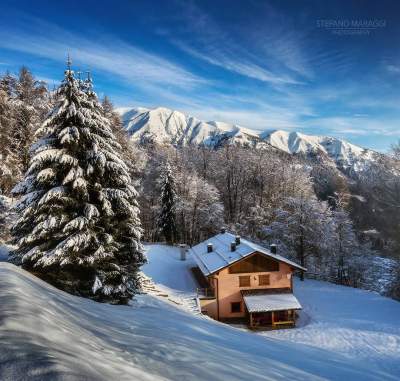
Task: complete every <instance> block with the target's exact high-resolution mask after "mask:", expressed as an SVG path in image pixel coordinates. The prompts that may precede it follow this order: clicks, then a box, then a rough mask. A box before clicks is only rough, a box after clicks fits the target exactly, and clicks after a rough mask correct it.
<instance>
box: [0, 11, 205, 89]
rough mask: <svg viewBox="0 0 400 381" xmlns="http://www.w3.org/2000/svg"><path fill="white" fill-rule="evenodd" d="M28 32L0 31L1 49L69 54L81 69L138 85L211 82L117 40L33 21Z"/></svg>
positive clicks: (61, 56) (58, 57)
mask: <svg viewBox="0 0 400 381" xmlns="http://www.w3.org/2000/svg"><path fill="white" fill-rule="evenodd" d="M24 23H25V25H24V28H18V27H16V28H15V29H14V30H9V29H8V30H4V29H2V28H1V27H0V47H2V48H6V49H10V50H16V51H20V52H24V53H29V54H32V55H34V56H39V57H45V58H48V59H51V60H55V61H65V57H66V54H67V52H68V53H70V54H71V56H72V57H73V60H74V61H75V62H76V63H77V64H78V65H84V67H86V68H92V69H98V70H102V71H105V72H109V73H112V74H113V75H115V76H117V77H120V78H122V79H123V80H125V81H127V82H129V83H134V84H135V85H142V86H146V85H147V84H157V85H167V86H173V87H177V88H179V87H185V88H188V87H195V86H198V85H201V84H204V83H206V82H207V81H206V80H205V79H203V78H201V77H199V76H197V75H195V74H193V73H191V72H190V71H188V70H186V69H185V68H183V67H181V66H179V65H177V64H175V63H173V62H171V61H169V60H167V59H165V58H163V57H160V56H158V55H155V54H152V53H149V52H147V51H144V50H143V49H141V48H138V47H135V46H133V45H131V44H127V43H126V42H124V41H121V40H119V39H118V38H115V37H113V36H104V35H103V36H101V38H99V36H92V38H90V37H86V38H83V37H80V36H78V35H75V34H73V33H71V32H69V31H67V30H65V29H62V28H59V27H58V26H56V25H54V24H51V23H48V22H45V21H43V20H39V19H34V18H31V17H29V18H28V19H27V20H26V18H25V20H24Z"/></svg>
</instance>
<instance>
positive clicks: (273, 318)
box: [271, 311, 275, 325]
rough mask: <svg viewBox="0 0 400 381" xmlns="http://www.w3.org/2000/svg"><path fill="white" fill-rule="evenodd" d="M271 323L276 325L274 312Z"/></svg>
mask: <svg viewBox="0 0 400 381" xmlns="http://www.w3.org/2000/svg"><path fill="white" fill-rule="evenodd" d="M271 322H272V325H275V313H274V311H272V312H271Z"/></svg>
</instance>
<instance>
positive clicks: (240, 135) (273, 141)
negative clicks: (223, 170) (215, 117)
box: [118, 107, 376, 172]
mask: <svg viewBox="0 0 400 381" xmlns="http://www.w3.org/2000/svg"><path fill="white" fill-rule="evenodd" d="M118 112H119V113H120V115H121V117H122V121H123V124H124V126H125V128H126V130H127V131H128V134H129V135H130V137H131V139H132V140H134V141H136V142H142V143H144V142H156V143H159V144H173V145H176V146H185V145H188V144H204V145H206V146H209V147H219V146H221V145H223V144H226V143H238V144H246V145H249V146H254V147H265V146H266V145H267V146H272V147H274V148H277V149H279V150H281V151H284V152H286V153H290V154H304V155H310V154H312V155H315V154H322V155H325V156H326V157H327V158H329V159H331V160H332V161H333V162H335V163H336V164H337V165H338V166H339V167H340V168H342V169H344V170H348V169H350V170H353V171H356V172H358V171H360V170H363V169H365V167H366V166H368V162H370V161H373V160H374V156H375V155H376V153H375V152H374V151H372V150H368V149H364V148H362V147H358V146H356V145H354V144H351V143H349V142H347V141H345V140H341V139H337V138H333V137H328V136H313V135H306V134H302V133H299V132H287V131H282V130H276V131H267V132H259V131H255V130H251V129H248V128H244V127H241V126H238V125H236V124H229V123H223V122H216V121H208V122H205V121H201V120H199V119H196V118H194V117H192V116H188V115H185V114H183V113H182V112H180V111H175V110H171V109H168V108H164V107H157V108H154V109H147V108H143V107H139V108H121V109H118ZM267 127H268V126H266V128H267Z"/></svg>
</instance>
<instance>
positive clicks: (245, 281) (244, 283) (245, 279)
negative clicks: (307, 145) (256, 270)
mask: <svg viewBox="0 0 400 381" xmlns="http://www.w3.org/2000/svg"><path fill="white" fill-rule="evenodd" d="M239 287H250V275H246V276H240V277H239Z"/></svg>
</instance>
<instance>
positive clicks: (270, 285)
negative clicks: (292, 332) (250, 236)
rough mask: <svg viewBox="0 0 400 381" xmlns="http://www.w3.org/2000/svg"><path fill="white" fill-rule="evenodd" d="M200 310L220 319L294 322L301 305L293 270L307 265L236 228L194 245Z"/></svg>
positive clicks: (262, 324)
mask: <svg viewBox="0 0 400 381" xmlns="http://www.w3.org/2000/svg"><path fill="white" fill-rule="evenodd" d="M190 250H191V254H192V256H193V258H194V259H195V261H196V263H197V265H198V267H196V268H194V269H193V272H194V274H195V276H196V278H197V280H198V282H199V284H201V286H202V287H200V288H199V289H198V301H199V304H200V307H201V311H202V312H203V313H204V314H206V315H208V316H210V317H212V318H213V319H216V320H220V321H229V320H242V321H243V320H244V321H246V322H247V323H248V324H249V326H250V327H252V328H257V327H273V328H278V327H284V326H294V325H295V318H296V310H299V309H301V305H300V303H299V301H298V300H297V298H296V297H295V296H294V294H293V272H294V271H295V270H300V271H306V269H305V268H303V267H301V266H299V265H298V264H296V263H294V262H292V261H290V260H288V259H287V258H284V257H282V256H280V255H278V254H277V253H276V250H275V247H271V249H266V248H263V247H262V246H259V245H257V244H255V243H253V242H250V241H248V240H245V239H242V238H241V237H239V236H235V235H233V234H231V233H228V232H225V231H221V233H220V234H217V235H216V236H214V237H212V238H210V239H208V240H206V241H204V242H202V243H200V244H198V245H196V246H194V247H192V248H191V249H190Z"/></svg>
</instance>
